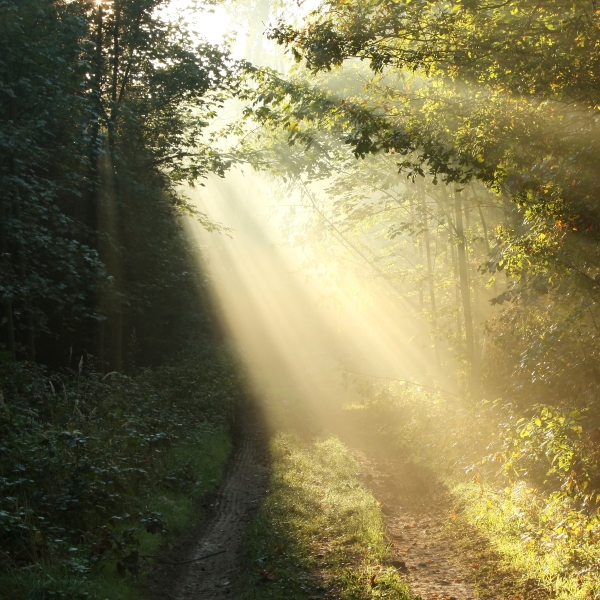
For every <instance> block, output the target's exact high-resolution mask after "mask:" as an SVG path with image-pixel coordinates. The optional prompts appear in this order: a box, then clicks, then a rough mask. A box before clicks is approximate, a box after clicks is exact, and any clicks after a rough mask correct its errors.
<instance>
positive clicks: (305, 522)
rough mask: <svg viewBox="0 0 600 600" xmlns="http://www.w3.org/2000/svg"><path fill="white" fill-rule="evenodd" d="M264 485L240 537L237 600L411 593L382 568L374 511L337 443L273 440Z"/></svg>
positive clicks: (402, 599) (399, 598)
mask: <svg viewBox="0 0 600 600" xmlns="http://www.w3.org/2000/svg"><path fill="white" fill-rule="evenodd" d="M271 448H272V459H273V462H272V475H271V487H270V492H269V495H268V498H267V499H266V501H265V503H264V505H263V507H262V508H261V511H260V513H259V515H258V517H257V518H256V520H255V521H254V523H253V525H252V526H251V528H250V530H249V533H248V538H247V570H246V573H245V577H246V585H245V586H244V590H245V591H244V592H243V593H242V594H241V595H240V596H239V600H246V599H248V600H249V599H257V600H261V599H265V600H266V599H281V598H286V599H288V598H289V599H301V598H311V597H317V596H323V597H325V595H327V597H334V598H343V599H348V600H362V599H366V598H390V599H396V600H408V599H409V598H410V595H409V593H408V588H407V586H406V584H405V582H404V581H403V580H402V578H401V577H400V575H399V573H398V571H397V570H396V569H395V568H393V567H391V566H389V565H388V563H389V560H390V558H391V555H390V547H389V544H388V542H387V540H386V538H385V534H384V527H383V521H382V516H381V512H380V509H379V506H378V504H377V502H376V501H375V499H374V498H373V496H372V495H371V493H370V492H369V491H368V490H367V489H366V488H365V487H364V486H363V485H362V484H361V483H360V480H359V470H360V468H359V466H358V464H357V463H356V462H355V461H354V460H353V459H352V457H351V456H350V454H349V452H348V450H347V448H346V447H345V446H344V445H343V444H342V443H341V442H340V441H339V440H337V439H336V438H329V439H321V440H318V441H313V442H306V441H301V440H300V439H299V438H296V437H293V436H291V435H284V434H279V435H277V436H275V438H274V440H273V441H272V445H271Z"/></svg>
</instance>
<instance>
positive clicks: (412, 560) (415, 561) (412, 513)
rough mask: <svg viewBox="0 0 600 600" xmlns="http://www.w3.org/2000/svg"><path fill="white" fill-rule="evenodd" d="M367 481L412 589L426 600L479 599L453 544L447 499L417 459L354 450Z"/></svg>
mask: <svg viewBox="0 0 600 600" xmlns="http://www.w3.org/2000/svg"><path fill="white" fill-rule="evenodd" d="M353 455H354V458H355V459H356V460H357V462H358V463H359V464H360V465H361V468H362V472H363V477H364V479H365V483H366V484H367V485H368V486H369V487H370V488H371V490H372V492H373V495H374V496H375V498H376V500H377V501H378V502H380V503H381V509H382V513H383V517H384V522H385V526H386V533H387V535H388V537H389V539H390V540H391V541H392V542H393V545H394V553H395V554H396V561H397V564H398V566H399V570H400V571H402V572H404V573H405V574H406V580H407V583H408V586H409V588H410V591H411V592H412V594H413V595H414V596H421V598H423V600H430V599H431V600H437V599H442V600H475V599H476V598H478V597H479V596H478V595H477V594H476V592H475V588H474V585H473V583H471V582H469V581H468V576H469V573H468V570H467V567H466V565H465V564H464V562H463V561H461V560H460V559H459V556H460V552H459V551H458V549H457V548H453V547H452V546H451V545H449V540H448V535H447V533H445V531H444V529H445V528H444V523H445V522H446V520H447V519H448V512H449V507H448V504H449V503H448V501H447V499H444V498H443V492H438V491H436V490H435V489H433V488H432V485H431V479H430V478H428V477H427V476H426V475H427V474H426V473H424V472H422V471H420V470H419V469H418V468H417V467H416V466H415V465H414V464H412V463H404V464H403V463H396V462H391V461H390V462H384V461H383V460H377V459H373V458H372V457H369V458H367V456H366V455H365V454H364V453H362V452H360V451H358V450H355V451H354V452H353Z"/></svg>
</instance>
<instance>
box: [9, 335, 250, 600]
mask: <svg viewBox="0 0 600 600" xmlns="http://www.w3.org/2000/svg"><path fill="white" fill-rule="evenodd" d="M0 388H1V390H2V402H1V405H0V598H3V599H4V598H10V599H11V600H13V599H15V600H16V599H28V600H29V599H32V600H33V599H34V598H35V599H36V600H43V599H46V598H69V599H73V600H75V599H79V598H90V599H91V598H102V599H103V598H111V600H112V599H121V598H122V599H128V598H135V597H137V595H138V591H139V589H141V585H140V584H141V583H143V580H144V577H145V574H146V572H147V568H148V566H149V565H150V564H152V562H153V558H154V556H155V554H156V553H157V552H158V551H159V548H160V547H161V545H162V544H164V543H165V541H167V540H168V539H171V538H172V537H174V536H177V535H181V533H182V532H184V531H185V529H186V528H187V527H188V526H189V525H190V522H191V520H192V519H193V516H194V514H195V513H196V510H195V500H196V499H197V498H199V497H200V496H202V495H204V494H206V493H208V492H210V491H211V490H213V489H215V487H216V486H217V485H218V482H219V479H220V478H221V473H222V469H223V466H224V464H225V461H226V458H227V456H228V454H229V450H230V437H229V434H228V431H229V428H230V426H231V423H232V420H233V415H234V410H235V403H236V401H237V398H238V397H239V394H240V385H239V382H237V380H236V378H235V375H234V368H233V365H232V362H231V360H230V359H229V357H228V356H227V354H226V353H224V352H221V351H219V350H218V349H217V348H214V347H211V346H210V345H209V344H208V343H207V344H206V345H205V346H204V347H203V348H202V349H195V350H190V351H188V352H187V353H185V355H183V356H182V357H181V359H180V360H179V361H178V362H177V363H176V364H173V365H171V366H165V367H162V368H160V369H158V370H155V371H153V370H140V371H139V372H137V373H136V374H135V375H134V376H125V375H121V374H118V373H111V374H108V375H100V374H97V373H94V372H93V371H91V369H90V370H88V367H87V365H86V361H85V359H84V358H82V359H81V361H80V362H79V365H78V368H77V369H76V370H73V371H65V372H64V373H48V372H47V371H46V370H45V369H44V368H43V367H40V366H36V365H31V364H26V363H16V364H15V363H13V364H4V365H2V366H0Z"/></svg>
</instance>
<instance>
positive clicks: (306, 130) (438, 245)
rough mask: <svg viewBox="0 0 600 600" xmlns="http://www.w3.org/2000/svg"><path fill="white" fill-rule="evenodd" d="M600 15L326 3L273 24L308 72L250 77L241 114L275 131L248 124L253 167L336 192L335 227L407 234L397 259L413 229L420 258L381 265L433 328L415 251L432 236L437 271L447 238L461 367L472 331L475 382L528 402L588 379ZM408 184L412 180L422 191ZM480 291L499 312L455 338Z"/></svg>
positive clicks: (437, 282)
mask: <svg viewBox="0 0 600 600" xmlns="http://www.w3.org/2000/svg"><path fill="white" fill-rule="evenodd" d="M598 9H599V7H598V6H597V4H596V3H595V2H591V3H589V2H586V3H583V2H574V3H573V2H569V3H567V2H556V3H552V5H548V4H547V3H542V4H539V3H534V2H529V1H528V0H520V1H517V2H510V3H499V4H490V3H486V2H480V1H478V0H475V1H473V2H459V1H456V2H447V3H442V4H439V3H431V2H427V1H425V0H423V1H420V0H417V1H412V0H411V1H407V2H403V1H401V2H394V3H389V2H387V3H386V2H382V1H381V0H374V1H372V2H371V1H368V0H367V1H364V0H350V1H349V2H342V3H340V2H324V3H323V4H322V5H321V6H320V7H319V9H318V10H316V11H315V12H313V13H311V14H310V15H309V16H308V17H307V18H306V19H305V21H304V22H303V23H301V24H300V25H297V26H291V25H288V24H286V23H284V22H281V23H279V24H278V25H277V26H275V27H273V28H272V30H271V32H270V36H271V37H272V38H273V39H275V40H277V41H278V42H279V43H281V44H282V45H284V46H285V47H287V48H288V49H289V50H290V51H291V53H292V54H293V56H294V57H295V58H296V60H297V61H298V63H299V64H300V65H302V66H304V67H306V68H305V69H299V70H298V71H297V74H296V77H295V78H294V79H292V80H290V79H287V80H285V79H283V78H280V77H279V76H277V75H275V74H273V73H269V72H268V71H264V72H263V73H262V82H261V86H260V88H259V90H258V92H257V94H256V96H255V99H254V104H253V105H252V106H251V107H250V108H249V109H248V111H247V115H248V117H252V118H253V119H255V120H257V121H259V122H261V123H263V124H264V125H265V126H266V129H268V130H271V131H273V132H277V133H271V134H267V133H264V132H263V133H262V134H261V135H262V137H261V139H260V141H258V142H257V145H258V146H260V147H261V148H262V149H263V153H266V155H265V157H263V159H261V158H256V159H255V160H256V162H257V164H262V165H264V166H267V167H269V166H270V165H273V164H276V165H277V166H275V167H272V166H271V168H272V169H273V170H274V171H275V172H277V170H278V169H280V170H281V171H282V172H283V171H285V172H286V176H288V177H292V178H295V179H296V180H298V181H302V182H303V183H304V184H308V183H310V182H311V181H315V180H318V179H320V180H326V181H330V182H331V181H333V182H334V184H333V185H332V187H331V191H332V192H335V193H336V194H337V193H342V192H341V190H342V188H343V189H344V191H343V194H344V195H345V196H339V195H338V196H337V198H338V199H337V200H335V199H332V202H333V204H332V205H331V210H332V211H337V213H336V214H337V219H338V220H337V221H336V227H337V228H338V230H343V231H346V232H349V231H350V227H351V226H353V223H354V222H355V220H356V219H358V218H359V217H360V219H362V221H363V223H365V224H366V223H369V224H370V227H371V229H369V228H367V227H366V225H365V226H363V228H362V230H361V235H362V236H363V237H362V239H363V241H365V243H367V240H368V239H374V236H376V235H377V236H379V237H378V239H379V240H380V239H381V236H382V234H381V230H378V229H376V228H375V224H376V223H379V225H377V227H382V226H383V225H384V224H385V226H386V227H389V228H390V231H394V244H397V243H398V240H402V239H403V240H405V241H406V242H407V246H406V248H405V249H403V250H402V251H401V252H399V254H400V256H396V257H395V258H394V260H395V261H397V263H399V262H401V261H402V260H404V259H403V258H402V257H408V256H409V254H410V252H411V250H410V247H411V244H410V243H409V242H410V240H411V239H412V240H415V243H416V247H415V252H416V253H417V256H413V257H411V260H413V259H414V261H415V263H414V264H415V265H419V266H418V268H415V269H406V268H404V269H401V270H397V271H396V272H397V274H398V279H397V281H404V282H407V281H411V280H412V281H414V282H415V285H414V287H413V293H414V294H418V297H419V303H420V304H421V305H424V306H426V304H427V303H426V301H425V298H426V297H427V296H429V302H428V304H429V305H430V307H431V308H430V310H431V314H432V315H433V316H432V317H430V321H431V320H432V319H433V318H435V321H436V324H435V326H434V328H433V329H434V330H436V329H437V330H438V331H439V329H440V327H442V326H443V323H445V322H447V323H449V320H447V319H449V316H447V317H444V318H442V317H441V315H442V314H444V310H445V304H444V302H443V301H441V300H440V296H441V295H442V294H443V292H442V290H443V289H444V284H443V281H445V280H446V278H445V277H441V275H440V272H439V271H438V272H437V273H435V272H434V274H433V276H432V274H431V272H430V271H431V269H430V268H429V262H430V261H428V257H427V248H428V247H429V248H430V249H431V248H433V247H435V249H436V250H435V252H436V254H435V255H436V256H437V257H438V262H437V263H436V268H437V269H440V268H441V267H440V266H439V258H440V257H441V256H444V254H442V255H440V252H443V251H444V250H443V248H444V241H443V240H444V237H446V236H447V237H446V239H448V241H449V245H448V246H447V252H448V254H447V256H448V258H449V259H450V261H449V263H448V267H445V269H446V271H445V272H446V273H452V277H451V278H450V279H451V280H453V281H455V282H456V283H455V284H453V289H454V290H455V291H456V294H457V295H456V297H455V300H454V302H455V304H456V306H457V307H459V308H460V310H455V311H454V314H456V315H457V316H459V317H460V318H459V319H458V321H457V322H456V326H455V328H456V330H457V331H458V330H460V335H459V337H458V339H460V340H462V341H461V342H460V344H458V345H456V344H455V345H454V346H455V348H457V349H458V348H462V349H463V350H461V351H460V352H461V353H463V352H464V353H463V356H465V357H466V359H467V361H468V362H469V363H470V364H471V365H472V366H475V363H477V362H478V361H479V360H480V359H481V355H482V350H483V340H484V338H485V341H486V351H485V357H484V363H483V370H484V373H485V374H486V377H488V381H489V382H490V383H491V382H492V381H493V382H494V385H497V386H498V389H499V390H504V391H505V392H506V393H510V394H516V395H517V396H519V397H521V396H523V397H526V398H528V399H532V398H534V397H537V394H543V393H548V392H549V393H551V394H552V396H553V397H554V396H556V397H557V398H558V397H560V396H562V397H569V396H572V395H577V393H578V391H577V390H579V388H580V387H581V385H584V386H592V387H593V386H595V385H596V384H597V381H598V373H599V372H600V371H599V370H598V368H599V366H600V363H599V360H600V354H599V350H600V348H599V347H598V344H597V332H598V329H597V324H598V323H599V322H600V321H599V317H600V312H599V305H598V300H599V299H600V298H599V296H598V292H599V290H600V254H599V252H600V244H599V242H600V213H599V209H600V204H598V198H600V188H599V187H598V186H599V185H600V184H599V180H598V178H597V176H596V170H597V169H596V166H595V165H597V164H598V159H599V157H600V141H599V140H600V136H599V135H598V133H599V130H598V123H599V121H598V104H599V103H598V98H597V97H596V96H597V91H594V90H597V86H596V82H597V80H598V78H599V77H600V61H599V60H598V58H599V56H600V54H599V52H600V50H599V48H600V45H599V43H598V36H599V34H598V31H599V29H598V24H599V22H600V21H599V19H600V12H598ZM286 144H287V145H288V146H289V147H288V149H287V150H286V149H285V148H284V146H285V145H286ZM278 153H279V156H281V158H280V159H277V158H276V156H277V154H278ZM352 155H354V157H356V158H368V157H372V156H373V155H379V156H385V157H386V161H385V165H387V166H386V167H384V166H383V162H382V160H379V159H377V160H375V159H374V158H369V160H368V161H366V162H365V165H360V166H359V165H357V164H356V163H355V162H353V160H352V157H351V156H352ZM266 156H268V158H266ZM277 160H279V162H277ZM273 161H276V162H275V163H274V162H273ZM385 169H389V170H388V171H387V173H386V171H385ZM354 172H357V173H360V174H361V175H360V177H361V178H362V179H360V181H359V180H358V179H357V177H358V176H355V175H354V174H353V173H354ZM341 173H343V176H342V175H340V174H341ZM343 178H346V179H347V180H348V182H349V183H348V184H347V185H346V186H343V185H342V183H341V180H342V179H343ZM406 178H408V180H409V182H410V181H411V180H412V181H415V182H419V181H421V182H424V185H425V186H426V190H425V191H424V192H421V196H419V195H418V194H417V195H415V194H416V191H415V188H414V186H412V185H411V184H409V182H407V183H404V182H405V181H406ZM476 182H479V183H476ZM435 184H437V185H435ZM439 184H445V185H441V186H440V185H439ZM481 184H483V185H481ZM352 186H354V189H352ZM369 186H370V189H369V190H367V189H366V188H368V187H369ZM473 186H474V187H473ZM484 186H485V187H484ZM485 188H487V189H485ZM382 189H383V190H384V192H382V191H381V190H382ZM436 189H437V191H436ZM358 190H363V191H361V192H360V193H361V194H362V200H361V202H362V204H360V210H357V209H354V210H352V209H351V208H352V207H350V209H349V208H348V207H347V206H345V205H344V204H343V202H346V201H347V199H348V198H349V197H351V196H352V195H354V197H355V198H357V200H356V202H357V205H358V196H359V192H358ZM392 190H393V192H394V194H395V195H396V196H397V197H398V198H399V199H400V200H401V202H403V203H404V204H406V205H407V206H408V205H409V204H410V201H409V198H410V197H411V196H412V208H411V210H410V214H409V215H407V216H404V217H399V215H398V214H395V213H392V212H387V213H386V212H385V211H383V210H382V206H383V205H384V204H385V202H386V201H385V200H384V196H385V194H387V193H388V192H390V191H392ZM423 193H424V194H425V205H423V196H422V194H423ZM342 198H345V200H342ZM342 206H344V208H343V209H342ZM423 206H425V207H426V209H427V210H424V209H423ZM332 214H333V213H330V217H331V215H332ZM426 215H428V216H429V218H428V219H427V220H425V218H424V217H425V216H426ZM442 221H443V224H442ZM461 221H462V222H461ZM345 227H346V229H344V228H345ZM365 236H367V237H365ZM440 236H441V237H440ZM427 238H429V239H427ZM373 243H374V242H373ZM392 247H395V246H393V245H392V244H391V243H390V246H389V248H392ZM377 248H378V251H381V242H380V241H378V242H377ZM390 252H391V250H390ZM407 253H408V254H407ZM389 260H391V259H389ZM450 264H451V265H452V267H451V268H450ZM378 265H379V268H381V265H382V263H381V261H380V260H379V259H378ZM450 269H451V270H450ZM501 272H502V273H505V274H506V276H507V277H506V278H504V277H503V278H502V280H499V279H498V275H499V274H500V273H501ZM411 273H412V274H411ZM419 273H422V274H423V275H422V278H421V282H419V277H417V276H416V274H419ZM482 274H485V275H486V278H485V279H484V277H481V275H482ZM407 277H408V278H409V279H407ZM486 279H487V280H488V283H489V288H488V287H485V285H484V284H485V282H486ZM431 282H434V290H433V292H434V293H433V294H431V293H430V290H429V289H428V288H429V284H430V283H431ZM423 286H425V288H423ZM486 299H487V300H491V304H494V305H501V306H502V307H503V310H502V312H501V313H500V314H498V315H497V316H495V317H493V318H492V319H491V320H488V321H487V323H486V325H485V330H482V329H481V326H479V327H477V326H475V327H474V328H473V331H472V332H470V331H469V329H470V323H471V322H472V321H473V322H479V323H481V322H482V321H484V320H485V319H484V317H490V313H489V310H487V309H486V310H485V311H483V312H482V308H481V306H485V304H486V303H487V300H486ZM488 306H489V303H488ZM444 319H446V321H445V320H444ZM432 322H433V321H432ZM525 340H526V341H525ZM477 368H478V367H477ZM582 382H585V383H582ZM586 389H587V387H586ZM590 389H591V388H590ZM542 390H543V391H542ZM586 393H587V392H586ZM590 393H591V392H590Z"/></svg>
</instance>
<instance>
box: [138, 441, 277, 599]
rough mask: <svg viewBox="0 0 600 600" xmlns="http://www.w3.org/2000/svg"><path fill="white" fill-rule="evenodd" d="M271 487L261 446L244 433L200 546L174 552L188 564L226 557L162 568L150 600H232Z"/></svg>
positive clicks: (191, 544) (212, 504) (210, 507)
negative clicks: (250, 532)
mask: <svg viewBox="0 0 600 600" xmlns="http://www.w3.org/2000/svg"><path fill="white" fill-rule="evenodd" d="M267 485H268V467H267V465H266V464H265V460H264V452H263V451H262V449H261V445H260V441H259V438H258V437H257V435H255V434H254V433H253V432H246V433H244V434H243V436H242V438H241V440H240V442H239V444H238V447H237V450H236V452H235V455H234V456H233V458H232V459H231V461H230V464H229V468H228V471H227V475H226V477H225V481H224V483H223V486H222V487H221V490H220V491H219V493H218V494H217V495H216V496H215V497H213V498H211V499H210V501H209V502H208V504H207V506H206V507H205V508H206V512H207V513H208V517H209V519H208V522H207V524H206V525H205V526H204V528H203V529H201V530H200V531H197V532H195V536H196V541H195V542H193V541H191V542H190V541H188V543H187V544H186V547H185V548H183V549H181V550H179V551H178V552H176V556H175V558H173V562H178V561H179V562H185V561H190V560H193V559H196V558H199V557H202V556H205V555H208V554H212V553H215V552H219V551H222V550H224V552H222V553H220V554H217V555H216V556H212V557H210V558H207V559H205V560H200V561H197V562H192V563H189V564H187V565H182V566H173V567H170V568H163V569H161V571H160V572H158V573H155V576H154V578H153V582H151V583H150V585H149V587H150V590H149V591H150V597H151V598H152V599H158V598H160V599H161V600H192V599H193V600H206V599H210V600H221V599H224V598H233V597H234V596H235V593H236V580H237V576H238V574H239V572H240V566H241V565H240V563H241V558H242V557H241V552H242V542H243V539H244V533H245V531H246V528H247V526H248V524H249V523H250V521H251V520H252V518H253V516H254V514H255V512H256V511H257V509H258V507H259V505H260V501H261V499H262V498H263V497H264V495H265V492H266V489H267Z"/></svg>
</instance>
